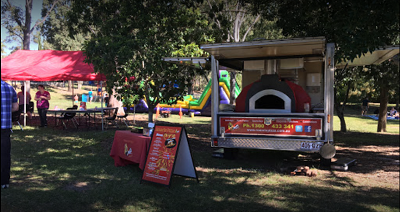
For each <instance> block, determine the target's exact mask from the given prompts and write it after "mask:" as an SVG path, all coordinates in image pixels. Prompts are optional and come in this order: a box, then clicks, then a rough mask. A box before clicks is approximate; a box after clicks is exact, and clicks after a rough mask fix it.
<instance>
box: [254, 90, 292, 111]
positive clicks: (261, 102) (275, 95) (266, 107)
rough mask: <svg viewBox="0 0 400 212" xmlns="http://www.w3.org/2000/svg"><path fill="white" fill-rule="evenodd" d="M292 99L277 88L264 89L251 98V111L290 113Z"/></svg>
mask: <svg viewBox="0 0 400 212" xmlns="http://www.w3.org/2000/svg"><path fill="white" fill-rule="evenodd" d="M291 102H292V100H291V99H290V98H289V97H288V96H287V95H286V94H284V93H282V92H280V91H278V90H275V89H266V90H262V91H260V92H258V93H256V94H255V95H253V96H252V97H251V98H250V99H249V112H254V113H257V112H264V113H290V112H291Z"/></svg>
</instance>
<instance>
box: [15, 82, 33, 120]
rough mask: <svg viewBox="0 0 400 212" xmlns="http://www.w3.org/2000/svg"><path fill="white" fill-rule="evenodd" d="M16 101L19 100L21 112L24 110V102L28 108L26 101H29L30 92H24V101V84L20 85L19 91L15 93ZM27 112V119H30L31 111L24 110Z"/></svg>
mask: <svg viewBox="0 0 400 212" xmlns="http://www.w3.org/2000/svg"><path fill="white" fill-rule="evenodd" d="M17 97H18V102H19V109H20V110H21V111H22V112H23V111H24V104H26V108H27V109H28V108H29V105H28V103H26V102H30V101H31V98H32V97H31V94H30V93H29V92H26V102H25V95H24V86H21V91H20V92H19V93H18V94H17ZM26 113H27V114H28V117H29V119H32V113H31V112H30V111H26Z"/></svg>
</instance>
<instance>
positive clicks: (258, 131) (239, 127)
mask: <svg viewBox="0 0 400 212" xmlns="http://www.w3.org/2000/svg"><path fill="white" fill-rule="evenodd" d="M219 123H220V130H221V131H220V132H221V133H225V134H226V135H230V134H231V135H237V134H241V135H277V136H279V135H281V136H304V137H314V136H315V130H320V129H322V120H321V119H320V118H281V117H273V118H264V117H262V118H260V117H220V122H219Z"/></svg>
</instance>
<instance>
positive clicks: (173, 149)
mask: <svg viewBox="0 0 400 212" xmlns="http://www.w3.org/2000/svg"><path fill="white" fill-rule="evenodd" d="M181 133H182V127H175V126H159V125H156V126H155V127H154V131H153V135H152V138H151V143H150V148H149V153H148V155H147V160H146V164H145V167H144V170H143V175H142V180H147V181H151V182H155V183H159V184H164V185H169V182H170V179H171V176H172V173H173V168H174V163H175V159H176V154H177V149H178V146H179V142H180V136H181Z"/></svg>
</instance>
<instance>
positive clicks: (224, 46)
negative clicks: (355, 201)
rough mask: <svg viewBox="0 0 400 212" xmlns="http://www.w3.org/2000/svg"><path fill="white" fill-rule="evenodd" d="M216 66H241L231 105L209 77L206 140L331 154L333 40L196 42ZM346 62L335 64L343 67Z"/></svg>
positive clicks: (392, 51)
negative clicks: (238, 90)
mask: <svg viewBox="0 0 400 212" xmlns="http://www.w3.org/2000/svg"><path fill="white" fill-rule="evenodd" d="M201 49H203V50H204V51H206V52H208V53H209V54H210V55H211V71H212V79H217V78H218V74H217V73H218V70H219V67H220V66H224V67H228V68H230V69H235V70H240V71H242V92H241V93H240V94H239V96H238V97H237V99H236V105H234V107H232V106H228V105H224V104H220V101H219V99H218V98H219V92H220V91H219V89H217V88H218V80H213V81H212V99H211V102H212V105H211V114H212V126H211V132H212V135H211V146H212V147H222V148H224V149H228V150H229V149H238V148H239V149H240V148H251V149H269V150H284V151H297V152H308V153H319V154H320V155H321V156H322V158H323V159H326V160H329V161H330V159H331V158H332V157H334V155H335V147H334V139H333V115H334V71H335V61H334V54H335V45H334V44H333V43H326V40H325V38H324V37H312V38H297V39H284V40H260V41H251V42H240V43H219V44H208V45H202V46H201ZM398 53H399V48H398V46H392V47H388V48H383V49H378V50H377V51H374V52H373V53H368V54H366V55H364V57H363V58H357V59H355V60H354V61H352V63H351V64H349V63H347V64H348V66H358V65H367V64H379V63H381V62H383V61H385V60H387V59H389V58H391V57H393V56H394V55H396V54H398ZM345 64H346V62H343V63H340V64H337V66H338V67H344V65H345Z"/></svg>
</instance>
